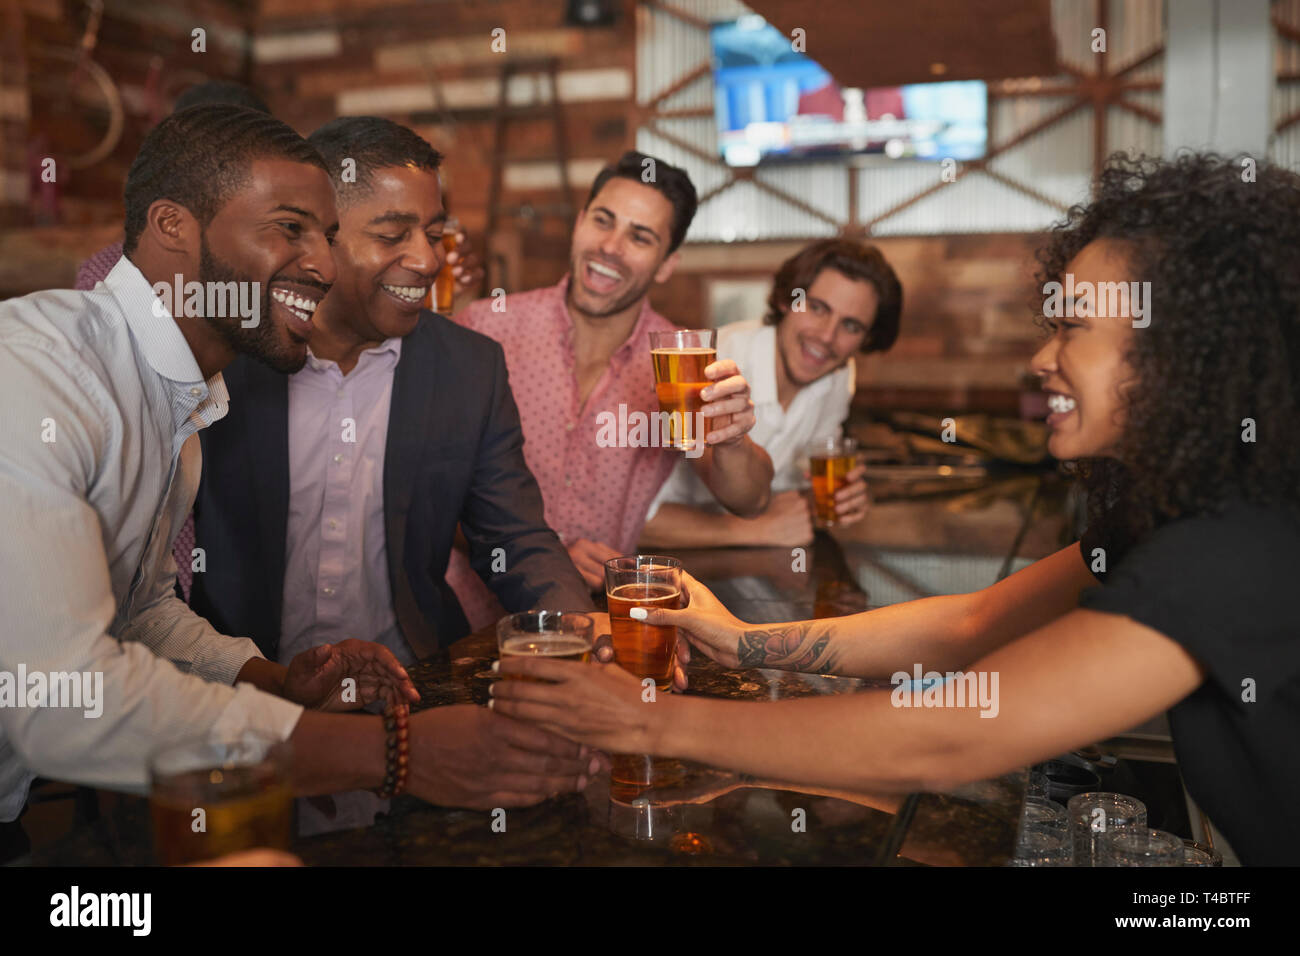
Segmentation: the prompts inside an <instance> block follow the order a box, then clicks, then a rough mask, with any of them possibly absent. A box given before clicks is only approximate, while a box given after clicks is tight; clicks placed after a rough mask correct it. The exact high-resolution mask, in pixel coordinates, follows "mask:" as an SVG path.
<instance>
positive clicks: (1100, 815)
mask: <svg viewBox="0 0 1300 956" xmlns="http://www.w3.org/2000/svg"><path fill="white" fill-rule="evenodd" d="M1065 812H1066V816H1067V817H1068V819H1069V823H1070V833H1071V836H1072V838H1073V842H1074V865H1075V866H1104V865H1105V864H1104V862H1103V861H1102V847H1101V843H1102V840H1103V839H1104V837H1105V835H1106V834H1107V833H1108V832H1109V831H1111V830H1117V829H1119V828H1120V827H1145V826H1146V825H1147V808H1146V806H1145V805H1144V804H1143V803H1142V801H1141V800H1138V799H1136V798H1134V797H1128V796H1125V795H1124V794H1122V793H1099V792H1090V793H1076V794H1075V795H1074V796H1072V797H1071V798H1070V802H1069V803H1068V804H1066V811H1065Z"/></svg>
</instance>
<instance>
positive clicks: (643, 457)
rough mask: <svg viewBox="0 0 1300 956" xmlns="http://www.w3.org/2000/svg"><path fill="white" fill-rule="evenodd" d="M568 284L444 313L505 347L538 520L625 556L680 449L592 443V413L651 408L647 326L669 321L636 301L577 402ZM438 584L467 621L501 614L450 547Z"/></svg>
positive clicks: (568, 539) (664, 326) (665, 325)
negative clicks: (541, 511)
mask: <svg viewBox="0 0 1300 956" xmlns="http://www.w3.org/2000/svg"><path fill="white" fill-rule="evenodd" d="M568 282H569V277H568V276H567V275H566V276H565V277H564V278H563V279H561V280H560V281H559V283H557V284H556V285H553V286H551V287H549V288H545V289H535V290H533V291H532V292H521V293H517V294H515V295H509V296H506V297H505V299H504V300H501V301H502V302H503V303H504V310H503V311H493V308H492V307H493V304H494V302H496V301H497V300H493V299H480V300H479V301H477V302H474V303H472V304H471V305H469V306H467V307H466V308H465V309H464V310H462V311H461V312H460V313H459V314H457V315H455V316H453V317H452V318H453V319H454V320H455V321H456V322H458V323H460V324H461V325H464V326H466V327H467V328H470V329H473V330H474V331H476V332H481V333H482V334H484V335H486V336H488V337H489V338H493V339H495V340H496V341H497V342H499V343H500V344H501V347H502V349H503V350H504V351H505V356H506V368H507V369H508V371H509V373H510V388H511V390H512V391H513V392H514V396H515V402H516V404H518V406H519V417H520V420H521V422H522V424H523V429H524V459H525V460H526V461H527V462H528V467H529V469H530V470H531V471H532V473H533V475H534V476H535V477H536V478H537V483H538V485H540V486H541V489H542V499H543V501H544V502H545V506H546V523H547V524H549V525H550V526H551V527H552V528H554V529H555V531H556V533H558V534H559V536H560V540H561V541H563V542H564V543H565V544H571V543H572V542H574V541H576V540H577V539H579V538H587V539H589V540H591V541H597V542H601V543H603V544H608V545H609V546H610V547H612V548H614V549H616V550H617V551H618V552H619V553H621V554H628V553H631V552H632V551H634V549H635V548H636V542H637V539H638V538H639V537H640V535H641V528H642V526H643V525H644V524H645V520H646V511H647V510H648V509H649V507H650V502H651V501H652V500H654V497H655V495H656V494H657V493H658V491H659V487H660V486H661V485H662V484H663V483H664V481H665V480H666V479H667V478H668V475H669V473H670V472H671V471H672V470H673V466H674V465H675V464H676V463H677V461H678V459H679V458H681V452H677V451H673V450H671V449H666V448H658V447H644V448H610V447H601V446H600V445H598V444H597V441H596V435H597V431H598V429H599V423H598V420H597V416H599V415H600V414H601V413H602V412H609V413H611V414H612V415H613V416H614V417H615V419H616V420H617V419H618V418H620V417H621V416H620V412H619V406H620V405H623V406H625V411H624V414H631V413H632V412H634V411H642V412H645V413H647V414H652V413H655V412H657V411H658V410H659V401H658V399H657V398H656V396H655V386H654V369H653V366H652V364H651V361H650V333H651V332H656V331H664V330H671V329H674V328H676V326H674V325H673V324H672V323H671V322H669V321H668V320H667V319H665V318H664V317H663V316H662V315H660V314H659V313H657V312H655V311H654V310H653V309H652V308H650V304H649V302H646V303H645V304H643V305H642V307H641V314H640V315H639V316H638V317H637V320H636V324H635V325H634V326H633V327H632V332H631V334H630V335H629V336H628V337H627V340H626V341H625V342H624V343H623V344H622V345H620V346H619V347H618V348H617V349H616V350H615V351H614V354H613V355H612V356H610V360H609V365H608V366H607V367H606V369H605V371H604V372H603V373H602V374H601V376H600V379H599V381H597V382H596V386H595V388H593V389H592V391H591V394H590V395H588V396H587V400H586V402H579V398H578V377H577V372H576V369H575V367H574V358H573V320H572V319H571V318H570V316H569V310H568V307H567V306H566V304H565V292H566V290H567V288H568ZM498 308H500V306H498ZM447 582H448V584H450V585H451V587H452V588H453V589H454V590H455V592H456V596H457V597H458V598H459V599H460V603H461V606H462V607H463V608H464V609H465V615H466V617H468V618H469V622H470V625H471V626H472V627H474V628H475V629H478V628H480V627H483V626H484V625H485V624H488V623H491V621H492V620H493V619H494V616H496V615H499V614H503V613H504V611H503V610H501V609H500V604H498V603H497V602H496V599H495V597H494V596H493V595H492V594H491V592H490V591H488V589H487V587H486V586H485V585H484V584H483V582H482V581H481V580H480V579H479V577H478V575H476V574H475V573H474V571H473V569H471V568H470V566H469V562H468V561H467V560H466V559H465V555H464V554H463V553H461V552H460V551H453V552H452V558H451V562H450V565H449V566H448V569H447ZM560 610H563V609H562V608H561V609H560Z"/></svg>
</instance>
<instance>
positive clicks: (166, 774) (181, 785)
mask: <svg viewBox="0 0 1300 956" xmlns="http://www.w3.org/2000/svg"><path fill="white" fill-rule="evenodd" d="M149 808H150V812H151V815H152V817H153V835H154V853H155V855H156V856H157V858H158V862H159V863H161V864H163V865H164V866H174V865H177V864H182V863H195V862H197V861H199V860H211V859H215V858H216V857H219V856H225V855H226V854H227V853H234V852H236V851H238V850H252V849H256V848H259V847H269V848H271V849H274V850H288V849H289V840H290V838H291V836H292V820H293V791H292V789H291V788H290V784H289V744H288V743H285V742H280V741H275V740H272V739H271V738H269V737H266V736H263V735H262V734H258V733H255V732H253V731H245V732H243V733H241V734H238V735H235V736H230V737H226V738H220V739H216V740H208V739H203V740H190V741H186V742H184V743H179V744H174V745H171V746H168V747H164V748H163V749H161V750H159V751H157V752H156V753H155V754H154V755H153V756H152V757H150V758H149Z"/></svg>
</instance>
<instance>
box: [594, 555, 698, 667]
mask: <svg viewBox="0 0 1300 956" xmlns="http://www.w3.org/2000/svg"><path fill="white" fill-rule="evenodd" d="M605 597H606V599H607V600H608V602H609V629H610V638H611V639H612V641H613V643H614V660H615V661H616V662H617V663H618V665H619V667H621V668H623V669H624V670H625V671H629V672H630V673H632V674H635V675H636V676H637V677H641V678H645V677H652V678H654V682H655V687H656V688H658V689H659V690H667V689H668V688H669V687H671V686H672V683H673V666H674V664H676V662H677V628H675V627H673V626H671V625H654V624H647V623H645V622H644V621H634V620H632V618H631V617H629V616H628V611H630V610H631V609H632V608H634V607H665V608H672V609H674V610H675V609H677V608H678V607H681V601H682V564H681V562H680V561H678V560H677V559H676V558H667V557H661V556H660V555H657V554H636V555H627V556H625V557H622V558H613V559H611V560H609V561H606V562H605Z"/></svg>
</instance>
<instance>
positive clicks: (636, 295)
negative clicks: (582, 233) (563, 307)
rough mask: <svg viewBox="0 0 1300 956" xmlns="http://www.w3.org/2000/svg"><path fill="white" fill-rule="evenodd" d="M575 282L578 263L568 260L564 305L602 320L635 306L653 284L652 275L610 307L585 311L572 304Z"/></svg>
mask: <svg viewBox="0 0 1300 956" xmlns="http://www.w3.org/2000/svg"><path fill="white" fill-rule="evenodd" d="M577 281H578V263H577V261H576V260H570V261H569V294H568V295H567V296H566V298H567V299H568V302H567V303H566V304H567V305H569V306H572V307H575V308H577V309H578V311H580V312H582V313H583V314H585V315H589V316H591V317H592V318H593V319H603V318H605V317H606V316H609V315H617V314H618V313H620V312H623V311H624V310H626V309H627V308H629V307H630V306H632V305H635V304H636V303H637V302H639V301H640V300H641V299H642V298H643V297H644V296H645V294H646V293H647V292H648V291H649V290H650V286H651V285H652V284H653V283H654V276H653V275H651V276H649V277H648V278H647V279H646V280H645V282H643V283H642V284H641V285H639V286H633V287H632V288H631V289H629V290H628V291H627V293H626V294H625V295H622V296H620V297H619V298H617V299H615V300H614V301H613V303H611V304H610V305H608V306H606V307H605V308H603V309H602V308H596V309H586V308H583V307H582V306H579V305H577V304H576V303H575V302H574V295H575V286H574V283H575V282H577Z"/></svg>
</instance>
